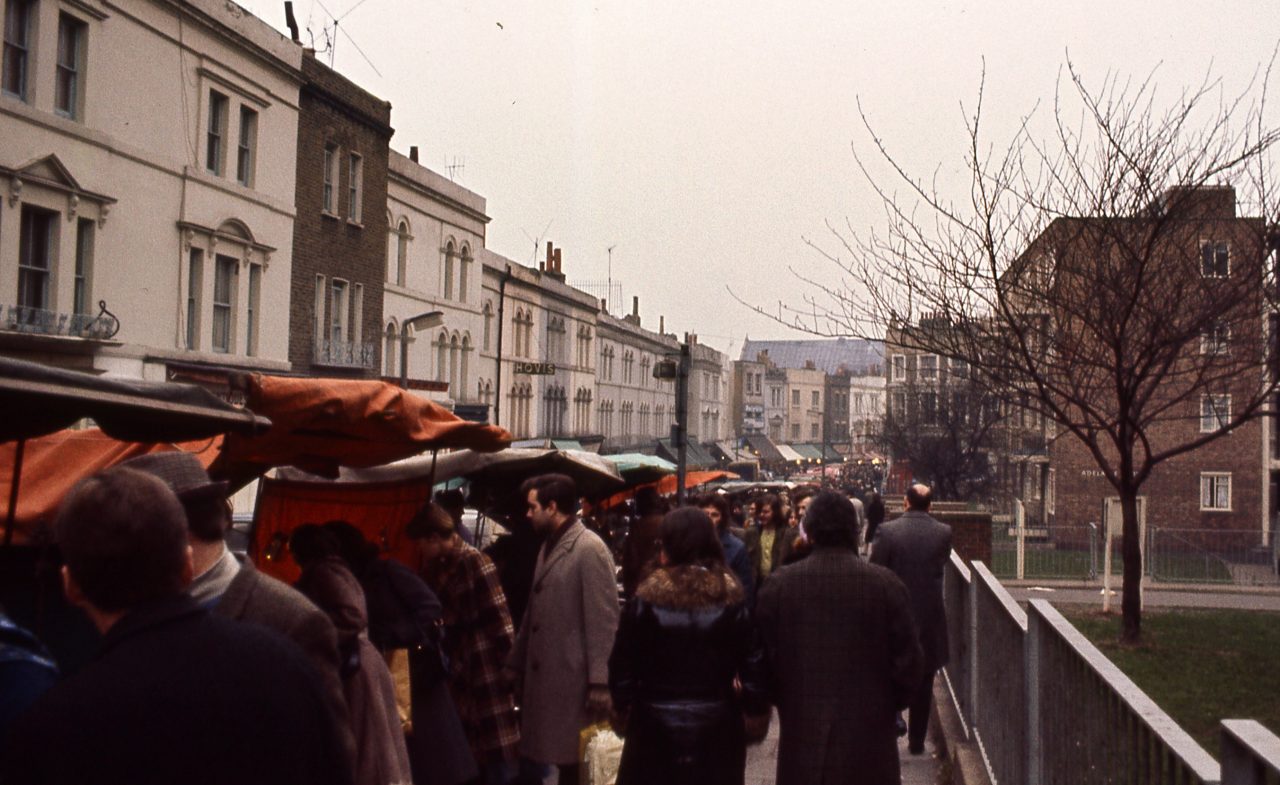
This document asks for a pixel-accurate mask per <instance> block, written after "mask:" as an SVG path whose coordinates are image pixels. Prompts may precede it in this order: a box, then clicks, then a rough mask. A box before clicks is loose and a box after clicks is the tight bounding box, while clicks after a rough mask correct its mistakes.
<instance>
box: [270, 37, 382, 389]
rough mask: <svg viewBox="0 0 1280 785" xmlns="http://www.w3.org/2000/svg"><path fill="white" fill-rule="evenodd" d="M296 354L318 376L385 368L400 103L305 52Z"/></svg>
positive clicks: (292, 318) (292, 347)
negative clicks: (393, 161) (393, 158)
mask: <svg viewBox="0 0 1280 785" xmlns="http://www.w3.org/2000/svg"><path fill="white" fill-rule="evenodd" d="M302 76H303V85H302V89H301V95H300V97H299V100H298V172H297V199H296V209H297V217H296V219H295V221H294V234H293V282H292V290H291V295H292V298H291V301H290V306H289V308H290V313H289V360H290V362H291V363H292V364H293V368H294V370H295V371H299V372H302V373H308V374H311V375H314V376H352V377H366V378H369V377H377V376H380V370H381V367H382V358H381V356H380V350H379V347H380V344H381V341H380V340H379V335H380V333H381V331H382V291H383V281H384V280H385V277H386V264H387V216H386V213H387V157H388V150H389V145H390V141H391V135H392V133H393V131H392V128H391V104H389V103H387V102H386V101H383V100H381V99H379V98H377V97H375V96H373V95H370V94H369V93H367V92H365V91H364V90H362V89H360V88H359V87H357V86H356V85H354V84H352V83H351V82H350V81H348V80H347V79H345V78H344V77H342V76H341V75H339V74H337V73H336V72H334V71H333V70H331V69H329V68H328V67H326V66H325V65H324V64H322V63H320V62H319V61H318V60H316V58H315V53H314V52H310V51H308V52H307V53H306V55H305V56H304V57H303V60H302Z"/></svg>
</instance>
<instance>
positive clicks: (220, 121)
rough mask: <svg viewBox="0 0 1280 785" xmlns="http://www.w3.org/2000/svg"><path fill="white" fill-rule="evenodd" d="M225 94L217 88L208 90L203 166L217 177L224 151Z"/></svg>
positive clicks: (220, 172) (226, 101)
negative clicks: (207, 125)
mask: <svg viewBox="0 0 1280 785" xmlns="http://www.w3.org/2000/svg"><path fill="white" fill-rule="evenodd" d="M228 103H229V102H228V100H227V97H226V96H225V95H223V94H222V93H219V92H218V91H217V90H210V91H209V128H208V130H207V131H206V133H205V150H204V167H205V169H207V170H209V173H210V174H216V175H218V176H219V177H221V176H222V172H223V168H224V167H223V156H224V155H225V153H226V149H225V146H224V145H225V141H226V136H227V106H228Z"/></svg>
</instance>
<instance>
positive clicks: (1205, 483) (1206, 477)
mask: <svg viewBox="0 0 1280 785" xmlns="http://www.w3.org/2000/svg"><path fill="white" fill-rule="evenodd" d="M1220 483H1221V484H1220ZM1224 490H1225V491H1226V497H1227V498H1226V500H1225V501H1226V506H1222V505H1221V504H1219V502H1220V501H1222V500H1221V498H1220V496H1219V494H1220V493H1221V492H1222V491H1224ZM1200 511H1201V512H1231V511H1232V508H1231V472H1200Z"/></svg>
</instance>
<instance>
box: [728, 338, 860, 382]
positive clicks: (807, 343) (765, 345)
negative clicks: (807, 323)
mask: <svg viewBox="0 0 1280 785" xmlns="http://www.w3.org/2000/svg"><path fill="white" fill-rule="evenodd" d="M765 351H767V352H768V353H769V361H770V362H772V363H773V364H774V365H776V366H778V367H779V368H804V367H805V363H806V362H812V363H813V365H814V367H815V368H817V369H819V370H821V371H823V372H825V373H839V372H840V369H841V368H844V369H846V370H847V371H849V372H850V373H852V374H854V375H860V374H866V373H869V372H871V370H872V369H873V368H879V367H880V366H882V365H883V364H884V344H883V343H881V342H880V341H865V340H862V339H861V338H827V339H814V340H804V341H753V340H751V339H750V338H748V339H747V340H746V341H745V342H743V344H742V354H741V356H740V358H739V359H742V360H751V361H754V360H755V359H756V357H757V355H759V354H760V352H765Z"/></svg>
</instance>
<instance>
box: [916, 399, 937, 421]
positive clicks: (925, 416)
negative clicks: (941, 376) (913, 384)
mask: <svg viewBox="0 0 1280 785" xmlns="http://www.w3.org/2000/svg"><path fill="white" fill-rule="evenodd" d="M937 420H938V395H937V393H931V392H927V393H921V394H920V421H921V422H923V423H925V424H927V425H932V424H934V423H935V422H937Z"/></svg>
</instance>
